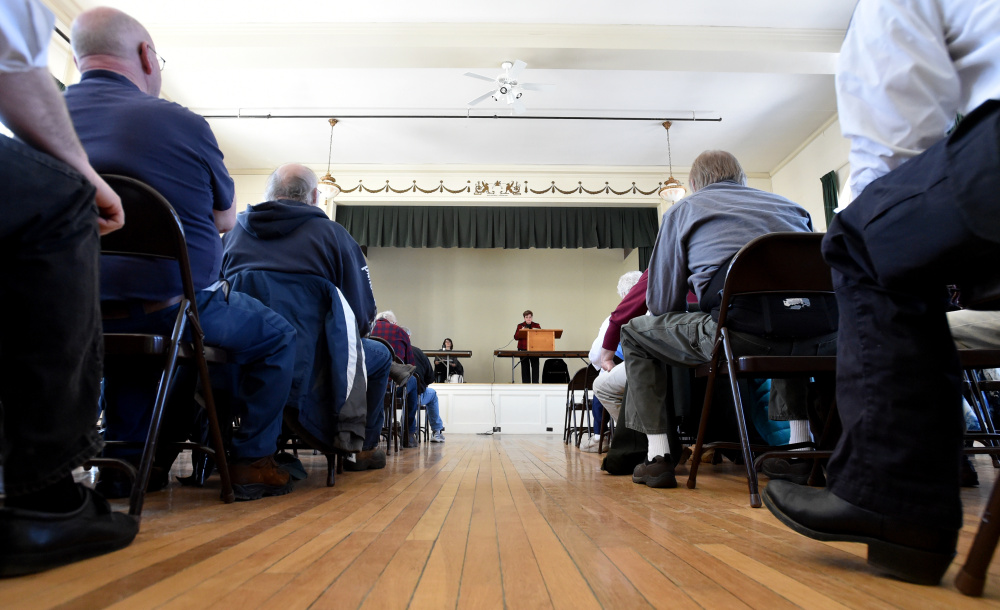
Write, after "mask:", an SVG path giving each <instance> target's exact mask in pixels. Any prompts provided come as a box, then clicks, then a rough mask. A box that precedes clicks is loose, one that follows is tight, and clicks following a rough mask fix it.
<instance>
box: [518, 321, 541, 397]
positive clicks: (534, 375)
mask: <svg viewBox="0 0 1000 610" xmlns="http://www.w3.org/2000/svg"><path fill="white" fill-rule="evenodd" d="M521 315H523V316H524V322H521V323H520V324H518V325H517V328H515V329H514V338H515V339H517V332H518V331H519V330H521V329H522V328H541V327H542V325H541V324H538V323H536V322H532V321H531V316H532V315H534V314H532V313H531V310H530V309H525V310H524V313H523V314H521ZM517 349H518V351H521V352H525V351H528V340H527V339H517ZM529 367H530V369H531V372H530V373H529V372H528V370H529ZM521 383H538V358H521Z"/></svg>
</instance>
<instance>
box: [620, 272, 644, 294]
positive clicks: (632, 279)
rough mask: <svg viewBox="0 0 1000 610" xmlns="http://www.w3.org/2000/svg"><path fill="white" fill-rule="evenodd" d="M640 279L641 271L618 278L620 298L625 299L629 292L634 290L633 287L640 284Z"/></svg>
mask: <svg viewBox="0 0 1000 610" xmlns="http://www.w3.org/2000/svg"><path fill="white" fill-rule="evenodd" d="M640 277H642V272H641V271H629V272H627V273H624V274H622V276H621V277H620V278H618V296H620V297H621V298H623V299H624V298H625V295H626V294H628V291H629V290H632V287H633V286H635V285H636V284H637V283H639V278H640Z"/></svg>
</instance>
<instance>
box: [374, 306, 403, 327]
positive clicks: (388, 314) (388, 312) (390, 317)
mask: <svg viewBox="0 0 1000 610" xmlns="http://www.w3.org/2000/svg"><path fill="white" fill-rule="evenodd" d="M383 318H384V319H385V320H387V321H389V322H390V323H392V324H397V325H398V324H399V322H397V321H396V314H394V313H392V310H391V309H387V310H385V311H383V312H381V313H379V314H378V315H377V316H375V319H376V320H381V319H383Z"/></svg>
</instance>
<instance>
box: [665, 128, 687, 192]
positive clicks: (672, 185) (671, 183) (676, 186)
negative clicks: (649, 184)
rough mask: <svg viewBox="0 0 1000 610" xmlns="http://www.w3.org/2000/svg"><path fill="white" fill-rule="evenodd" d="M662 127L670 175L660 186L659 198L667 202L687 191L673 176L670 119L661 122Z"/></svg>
mask: <svg viewBox="0 0 1000 610" xmlns="http://www.w3.org/2000/svg"><path fill="white" fill-rule="evenodd" d="M663 128H664V129H666V130H667V164H668V165H669V167H670V177H669V178H667V180H666V181H665V182H664V183H663V186H662V187H661V188H660V199H662V200H663V201H665V202H667V203H675V202H676V201H677V200H678V199H680V198H681V197H683V196H684V194H685V193H686V192H687V190H685V188H684V186H683V185H681V183H680V181H679V180H677V178H674V160H673V157H672V155H671V151H670V121H664V122H663Z"/></svg>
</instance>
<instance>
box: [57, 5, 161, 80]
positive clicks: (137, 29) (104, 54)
mask: <svg viewBox="0 0 1000 610" xmlns="http://www.w3.org/2000/svg"><path fill="white" fill-rule="evenodd" d="M70 39H71V41H72V45H73V56H74V58H75V59H76V63H77V66H78V67H79V68H80V71H81V72H86V71H87V70H111V71H112V72H117V73H119V74H122V75H123V76H125V77H127V78H128V79H129V80H131V81H132V82H133V83H135V85H136V86H138V87H139V88H140V89H142V90H143V91H145V92H146V93H149V94H150V95H159V94H160V68H159V64H158V63H157V59H156V51H155V47H154V46H153V38H152V36H150V35H149V32H148V31H147V30H146V28H144V27H143V26H142V24H141V23H139V22H138V21H136V20H135V19H133V18H132V17H130V16H129V15H127V14H125V13H123V12H121V11H119V10H117V9H113V8H108V7H99V8H95V9H91V10H89V11H85V12H83V13H80V15H78V16H77V18H76V19H75V20H73V26H72V28H71V30H70Z"/></svg>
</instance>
